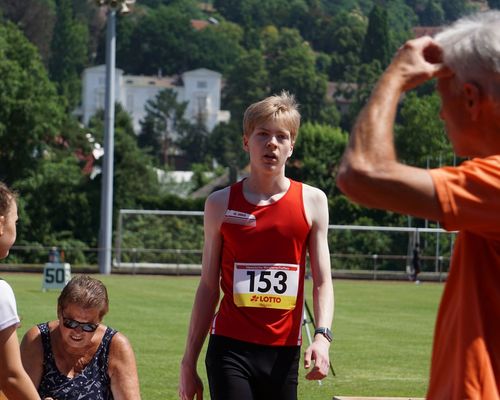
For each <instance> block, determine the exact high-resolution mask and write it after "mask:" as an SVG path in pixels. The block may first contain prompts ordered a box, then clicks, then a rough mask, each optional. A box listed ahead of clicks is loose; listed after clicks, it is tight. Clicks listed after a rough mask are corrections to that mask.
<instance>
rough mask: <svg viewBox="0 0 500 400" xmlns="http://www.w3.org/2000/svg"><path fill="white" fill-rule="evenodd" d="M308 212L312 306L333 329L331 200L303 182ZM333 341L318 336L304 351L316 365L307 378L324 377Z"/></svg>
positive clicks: (309, 363)
mask: <svg viewBox="0 0 500 400" xmlns="http://www.w3.org/2000/svg"><path fill="white" fill-rule="evenodd" d="M303 193H304V205H305V210H306V215H307V217H308V219H309V222H310V224H311V232H310V234H309V243H308V249H309V259H310V262H311V272H312V278H313V307H314V319H315V321H316V326H317V327H324V328H329V329H330V328H331V325H332V320H333V308H334V300H333V285H332V271H331V265H330V251H329V249H328V202H327V199H326V196H325V194H324V193H323V192H322V191H321V190H319V189H316V188H313V187H311V186H308V185H303ZM329 349H330V342H329V341H328V340H327V339H326V338H325V337H324V336H323V335H315V337H314V340H313V343H312V344H311V345H310V346H309V347H308V348H307V349H306V352H305V354H304V367H305V368H306V369H309V368H310V367H311V366H312V362H313V361H314V366H312V367H313V368H312V369H311V370H310V371H309V373H308V374H307V375H306V378H307V379H311V380H317V379H323V378H325V377H326V376H327V375H328V369H329V367H330V357H329Z"/></svg>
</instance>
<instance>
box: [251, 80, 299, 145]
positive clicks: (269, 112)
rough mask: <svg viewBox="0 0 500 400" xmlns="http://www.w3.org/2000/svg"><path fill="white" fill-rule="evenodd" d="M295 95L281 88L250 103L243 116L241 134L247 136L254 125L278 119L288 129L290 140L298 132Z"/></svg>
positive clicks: (293, 138)
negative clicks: (279, 90)
mask: <svg viewBox="0 0 500 400" xmlns="http://www.w3.org/2000/svg"><path fill="white" fill-rule="evenodd" d="M298 109H299V105H298V103H297V102H296V100H295V96H294V95H292V94H290V93H289V92H287V91H285V90H283V91H282V92H281V93H280V94H279V95H274V96H270V97H267V98H265V99H264V100H261V101H258V102H257V103H253V104H251V105H250V106H249V107H248V108H247V109H246V111H245V114H244V116H243V134H244V135H245V136H246V137H249V136H250V135H251V134H252V132H253V130H254V129H255V127H256V126H257V125H259V124H262V123H264V122H267V121H276V120H277V121H279V122H280V123H282V124H283V126H284V127H285V128H286V129H288V130H289V131H290V137H291V139H292V142H295V139H296V137H297V135H298V133H299V127H300V113H299V110H298Z"/></svg>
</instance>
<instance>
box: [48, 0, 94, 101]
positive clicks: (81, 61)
mask: <svg viewBox="0 0 500 400" xmlns="http://www.w3.org/2000/svg"><path fill="white" fill-rule="evenodd" d="M88 41H89V37H88V29H87V26H86V25H85V24H84V23H83V22H80V21H78V20H76V19H75V18H74V17H73V7H72V1H71V0H57V14H56V24H55V26H54V34H53V36H52V43H51V56H50V62H49V72H50V77H51V79H52V80H53V81H54V82H56V83H57V86H58V91H59V94H61V95H62V96H63V97H64V98H65V99H66V102H67V108H68V110H72V109H73V108H74V107H75V106H76V105H77V104H78V103H79V102H80V96H81V77H80V74H81V72H82V71H83V68H84V67H85V66H86V64H87V61H88V54H87V52H88Z"/></svg>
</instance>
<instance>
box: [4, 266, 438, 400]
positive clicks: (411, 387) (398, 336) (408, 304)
mask: <svg viewBox="0 0 500 400" xmlns="http://www.w3.org/2000/svg"><path fill="white" fill-rule="evenodd" d="M1 276H2V278H4V279H6V280H7V281H8V282H9V283H10V284H11V285H12V287H13V288H14V291H15V293H16V297H17V302H18V311H19V314H20V315H21V318H22V326H21V328H20V329H19V335H20V337H22V335H23V334H24V332H26V330H27V329H29V328H30V327H31V326H32V325H34V324H35V323H38V322H42V321H48V320H51V319H55V316H56V301H57V296H58V294H59V292H58V291H49V292H42V291H41V285H42V275H41V274H15V273H2V274H1ZM98 278H99V279H101V280H102V281H103V282H104V283H105V284H106V286H107V288H108V291H109V296H110V312H109V314H108V315H107V316H106V317H105V319H104V323H106V324H107V325H109V326H112V327H114V328H115V329H118V330H120V331H121V332H123V333H124V334H125V335H126V336H127V337H128V338H129V339H130V341H131V343H132V345H133V347H134V350H135V353H136V357H137V363H138V369H139V378H140V381H141V393H142V398H143V399H144V400H157V399H158V400H159V399H162V400H164V399H176V398H177V381H178V370H179V363H180V360H181V357H182V353H183V351H184V345H185V335H186V332H187V326H188V322H189V316H190V312H191V306H192V302H193V298H194V293H195V290H196V286H197V282H198V278H197V277H167V276H128V275H111V276H101V277H99V276H98ZM334 287H335V303H336V306H335V319H334V326H333V331H334V335H335V340H334V343H333V345H332V347H331V359H332V362H333V366H334V369H335V372H336V376H335V377H332V376H329V377H328V378H326V379H325V380H324V381H323V384H322V385H318V383H317V382H309V381H306V380H305V379H304V378H303V377H304V375H305V374H304V370H303V369H301V370H300V376H301V380H300V383H299V398H300V399H304V400H319V399H331V398H332V397H333V396H334V395H336V396H391V397H392V396H394V397H396V396H401V397H405V396H408V397H424V396H425V392H426V388H427V381H428V368H429V360H430V352H431V346H432V334H433V329H434V320H435V316H436V311H437V306H438V302H439V299H440V296H441V292H442V288H443V285H441V284H435V283H423V284H421V285H419V286H416V285H414V284H413V283H411V282H382V281H344V280H337V281H335V282H334ZM306 290H307V292H306V294H307V296H308V302H309V304H311V305H312V301H311V299H310V291H311V282H310V281H307V286H306ZM304 344H307V338H306V335H305V333H304ZM203 361H204V354H202V355H201V357H200V362H199V372H200V375H201V376H202V377H203V379H204V382H205V388H206V391H205V396H204V397H205V398H208V387H207V383H206V377H205V375H206V374H205V368H204V362H203Z"/></svg>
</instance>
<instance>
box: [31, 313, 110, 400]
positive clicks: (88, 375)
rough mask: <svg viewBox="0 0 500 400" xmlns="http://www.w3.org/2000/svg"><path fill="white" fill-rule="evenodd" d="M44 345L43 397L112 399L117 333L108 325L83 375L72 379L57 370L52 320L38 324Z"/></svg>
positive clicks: (63, 399)
mask: <svg viewBox="0 0 500 400" xmlns="http://www.w3.org/2000/svg"><path fill="white" fill-rule="evenodd" d="M38 329H39V330H40V333H41V336H42V345H43V354H44V355H43V376H42V380H41V382H40V386H39V388H38V393H39V394H40V397H41V398H42V399H43V398H45V397H52V398H54V399H57V400H112V399H113V394H112V393H111V380H110V378H109V375H108V361H109V347H110V344H111V339H112V338H113V336H114V335H115V334H116V332H117V331H115V330H114V329H112V328H109V327H108V328H107V329H106V332H105V333H104V336H103V338H102V341H101V344H100V345H99V347H98V348H97V351H96V352H95V354H94V357H93V358H92V360H91V361H90V363H89V364H88V365H87V366H86V367H85V369H84V370H83V371H82V373H81V374H79V375H76V376H74V377H73V378H68V377H67V376H66V375H63V374H61V372H59V370H58V369H57V366H56V362H55V359H54V354H53V353H52V346H51V343H50V331H49V325H48V323H43V324H39V325H38Z"/></svg>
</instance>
